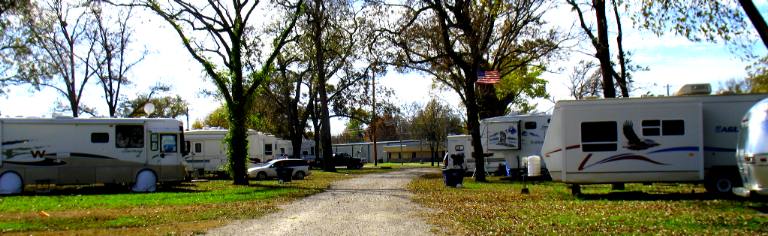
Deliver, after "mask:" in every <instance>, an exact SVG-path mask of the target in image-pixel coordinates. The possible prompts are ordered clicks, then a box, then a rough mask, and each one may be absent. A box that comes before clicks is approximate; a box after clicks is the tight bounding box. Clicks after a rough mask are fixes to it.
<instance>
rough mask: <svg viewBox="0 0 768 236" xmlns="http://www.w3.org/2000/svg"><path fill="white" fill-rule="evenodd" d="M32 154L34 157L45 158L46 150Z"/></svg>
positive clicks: (33, 151) (32, 152) (34, 151)
mask: <svg viewBox="0 0 768 236" xmlns="http://www.w3.org/2000/svg"><path fill="white" fill-rule="evenodd" d="M29 152H30V153H31V154H32V157H44V156H45V150H42V151H38V150H32V151H29Z"/></svg>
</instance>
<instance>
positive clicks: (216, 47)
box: [141, 0, 304, 185]
mask: <svg viewBox="0 0 768 236" xmlns="http://www.w3.org/2000/svg"><path fill="white" fill-rule="evenodd" d="M261 3H262V2H261V1H247V0H246V1H241V0H234V1H231V2H223V1H207V2H201V1H180V0H173V1H171V0H169V1H163V3H162V4H161V3H160V2H159V1H156V0H148V1H145V2H143V3H142V4H141V5H143V6H145V7H147V8H149V9H151V10H152V11H153V12H155V13H156V14H157V15H158V16H160V17H162V18H163V19H164V20H165V21H166V22H168V23H169V24H170V25H171V26H172V28H173V30H174V31H175V32H176V33H177V34H178V35H179V38H180V39H181V42H182V44H183V45H184V47H185V48H186V49H187V51H188V52H189V54H190V55H192V57H193V58H194V59H195V60H196V61H197V62H199V63H200V64H201V65H202V66H203V68H204V70H205V72H206V74H207V75H208V76H209V77H210V78H211V80H212V81H213V83H214V85H215V86H216V88H217V90H218V91H217V92H218V94H219V95H220V96H221V97H222V98H223V99H224V104H225V105H226V107H227V111H228V114H229V117H228V122H229V127H230V129H229V137H230V140H229V143H228V144H229V148H228V150H229V164H230V167H231V170H232V173H233V175H234V176H233V183H234V184H235V185H247V184H248V176H247V175H246V174H247V173H246V169H245V167H246V166H245V158H246V156H247V147H248V141H247V139H246V137H247V136H246V135H247V134H246V132H247V128H246V122H247V119H248V115H249V114H248V111H249V107H248V105H249V104H252V101H251V99H252V98H254V94H255V92H256V90H257V89H258V88H259V87H260V86H261V85H262V84H263V82H264V81H265V80H266V79H267V78H268V76H269V74H270V73H271V72H272V71H273V70H274V62H275V60H276V58H277V56H278V54H279V52H280V50H281V49H282V47H283V46H284V45H285V43H286V41H287V38H288V35H289V34H290V32H291V31H292V30H293V27H294V25H295V24H296V21H297V20H298V18H299V16H300V15H301V10H302V9H303V4H304V3H303V0H299V1H298V2H289V1H276V2H274V4H275V5H270V6H264V7H262V5H263V4H261ZM260 7H261V8H260ZM270 10H272V11H270ZM281 10H284V11H285V12H283V13H284V14H286V16H285V17H286V18H285V19H286V20H285V21H281V22H280V23H278V25H280V27H279V29H278V30H277V31H278V32H280V33H279V34H277V36H276V37H274V38H273V39H272V40H271V41H272V43H271V44H269V46H263V42H262V41H263V40H269V39H266V38H263V37H262V36H261V34H259V33H260V32H258V29H261V26H262V25H260V24H261V23H264V21H265V20H266V19H268V18H269V17H263V16H262V15H260V14H261V13H264V12H271V13H274V14H278V13H277V12H278V11H281ZM264 52H266V53H264Z"/></svg>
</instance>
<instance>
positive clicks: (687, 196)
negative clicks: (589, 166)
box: [576, 191, 740, 201]
mask: <svg viewBox="0 0 768 236" xmlns="http://www.w3.org/2000/svg"><path fill="white" fill-rule="evenodd" d="M576 198H578V199H581V200H616V201H624V200H627V201H659V200H661V201H689V200H739V199H740V198H738V197H737V196H733V195H717V194H711V193H698V192H697V193H648V192H642V191H625V192H609V193H586V194H585V193H582V194H579V195H576Z"/></svg>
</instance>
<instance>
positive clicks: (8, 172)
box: [0, 118, 185, 194]
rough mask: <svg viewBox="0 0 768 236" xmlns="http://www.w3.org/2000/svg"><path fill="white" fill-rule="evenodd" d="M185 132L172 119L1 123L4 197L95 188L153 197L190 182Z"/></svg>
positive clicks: (0, 175)
mask: <svg viewBox="0 0 768 236" xmlns="http://www.w3.org/2000/svg"><path fill="white" fill-rule="evenodd" d="M181 130H182V123H181V122H179V121H177V120H173V119H114V118H110V119H106V118H89V119H82V118H53V119H41V118H34V119H31V118H3V119H0V141H1V142H2V146H0V154H1V155H0V194H17V193H20V192H22V190H23V189H24V186H25V185H32V184H45V185H50V184H54V185H83V184H96V183H103V184H126V185H131V186H133V188H132V189H133V191H136V192H153V191H155V186H156V184H157V183H158V182H159V183H175V182H181V181H183V180H184V178H185V171H184V160H183V159H182V156H183V155H184V153H183V149H182V147H181V146H180V144H182V143H184V135H183V133H182V131H181Z"/></svg>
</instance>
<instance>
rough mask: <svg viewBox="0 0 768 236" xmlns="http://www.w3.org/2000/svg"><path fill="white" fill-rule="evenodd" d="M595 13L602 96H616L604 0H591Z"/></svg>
mask: <svg viewBox="0 0 768 236" xmlns="http://www.w3.org/2000/svg"><path fill="white" fill-rule="evenodd" d="M592 3H593V5H594V7H595V15H596V17H597V47H596V48H595V49H596V51H597V53H596V54H595V56H596V57H597V59H598V60H600V71H601V74H602V76H603V96H605V97H606V98H615V97H616V88H615V87H614V86H613V73H612V72H613V66H612V65H611V53H610V50H609V49H608V19H607V17H606V15H605V0H593V1H592Z"/></svg>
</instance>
